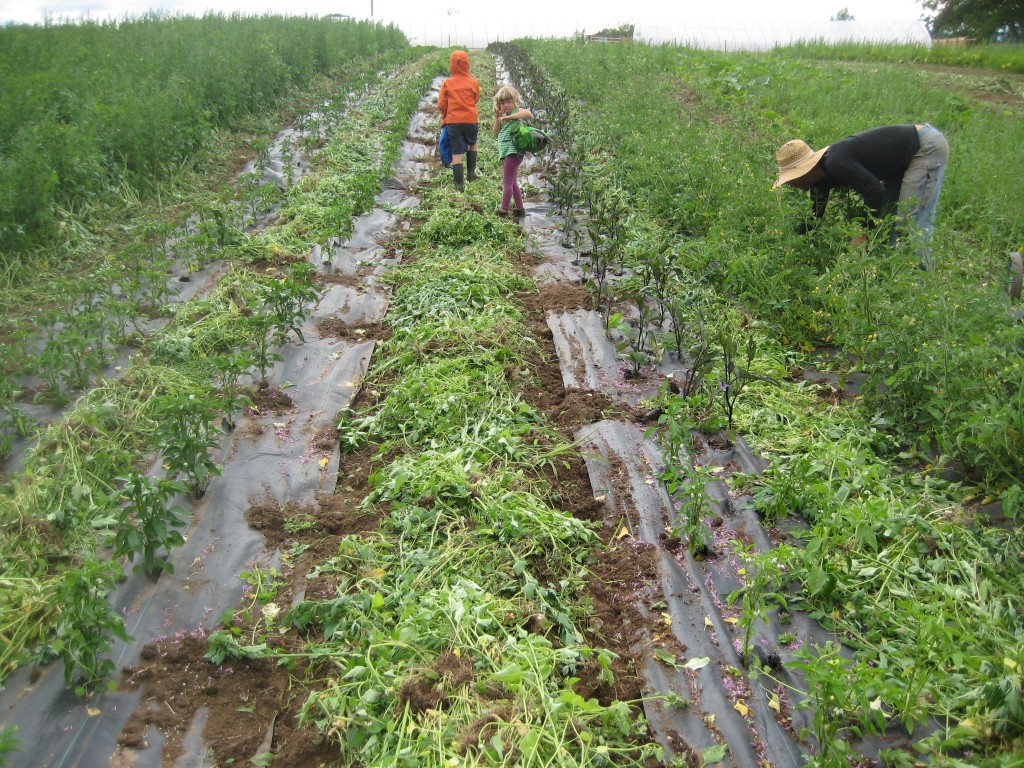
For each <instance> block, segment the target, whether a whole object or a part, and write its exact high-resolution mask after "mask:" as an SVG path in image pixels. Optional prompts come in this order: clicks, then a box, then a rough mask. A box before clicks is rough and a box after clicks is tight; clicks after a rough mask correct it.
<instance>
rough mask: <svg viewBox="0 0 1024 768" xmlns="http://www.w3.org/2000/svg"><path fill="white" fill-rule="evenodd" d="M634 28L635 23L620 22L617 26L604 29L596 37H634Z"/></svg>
mask: <svg viewBox="0 0 1024 768" xmlns="http://www.w3.org/2000/svg"><path fill="white" fill-rule="evenodd" d="M634 29H635V25H633V24H620V25H619V26H617V27H611V28H605V29H602V30H601V31H600V32H598V33H597V34H596V37H632V36H633V30H634Z"/></svg>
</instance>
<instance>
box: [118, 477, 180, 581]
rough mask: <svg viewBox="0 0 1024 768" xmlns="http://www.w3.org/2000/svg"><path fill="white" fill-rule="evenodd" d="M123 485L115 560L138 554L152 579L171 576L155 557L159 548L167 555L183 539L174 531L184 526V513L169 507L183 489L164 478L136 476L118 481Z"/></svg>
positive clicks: (167, 566)
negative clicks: (162, 574) (153, 577)
mask: <svg viewBox="0 0 1024 768" xmlns="http://www.w3.org/2000/svg"><path fill="white" fill-rule="evenodd" d="M118 482H120V483H122V489H121V494H120V502H121V504H122V507H121V514H120V517H119V519H118V522H117V527H116V529H115V532H114V551H115V553H116V554H117V555H118V556H128V557H131V556H132V555H134V554H136V553H138V554H141V555H142V567H143V568H145V570H146V572H147V573H148V574H150V575H151V576H157V575H159V574H160V572H161V571H168V572H169V573H173V572H174V567H173V566H172V565H171V563H170V562H169V561H167V560H164V559H162V558H159V557H157V551H158V550H159V549H160V548H161V547H162V548H164V549H165V550H167V552H170V551H171V549H173V548H174V547H177V546H180V545H181V544H183V543H184V541H185V539H184V537H183V536H182V535H181V533H180V532H179V531H178V530H176V529H178V528H183V527H184V526H185V524H186V521H185V519H184V515H185V510H184V509H182V508H181V507H178V506H172V505H171V503H170V502H171V499H172V498H173V497H174V496H176V495H178V494H182V493H185V487H184V486H183V485H182V484H181V483H179V482H176V481H173V480H168V479H166V478H157V479H154V478H149V477H146V476H145V475H142V474H139V473H138V472H132V473H131V474H129V475H127V476H125V477H120V478H118Z"/></svg>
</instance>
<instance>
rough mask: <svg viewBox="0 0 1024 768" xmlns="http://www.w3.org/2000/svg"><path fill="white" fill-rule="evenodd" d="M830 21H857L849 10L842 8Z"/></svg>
mask: <svg viewBox="0 0 1024 768" xmlns="http://www.w3.org/2000/svg"><path fill="white" fill-rule="evenodd" d="M829 21H856V19H855V18H853V14H852V13H850V9H849V8H840V9H839V11H838V12H837V13H836V15H835V16H833V17H832V18H831V19H829Z"/></svg>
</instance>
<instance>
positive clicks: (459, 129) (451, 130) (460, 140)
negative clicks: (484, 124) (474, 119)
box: [448, 123, 480, 155]
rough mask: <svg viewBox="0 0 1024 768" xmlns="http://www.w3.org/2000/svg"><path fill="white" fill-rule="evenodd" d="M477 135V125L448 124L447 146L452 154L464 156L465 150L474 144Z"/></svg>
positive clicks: (478, 125)
mask: <svg viewBox="0 0 1024 768" xmlns="http://www.w3.org/2000/svg"><path fill="white" fill-rule="evenodd" d="M479 133H480V124H479V123H448V146H449V147H451V150H452V154H453V155H464V154H466V150H467V149H469V148H470V147H471V146H473V145H474V144H476V139H477V135H478V134H479Z"/></svg>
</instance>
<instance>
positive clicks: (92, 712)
mask: <svg viewBox="0 0 1024 768" xmlns="http://www.w3.org/2000/svg"><path fill="white" fill-rule="evenodd" d="M85 711H86V713H87V714H88V715H89V717H96V715H98V714H100V709H99V707H86V708H85Z"/></svg>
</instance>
